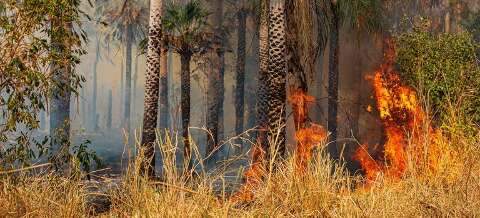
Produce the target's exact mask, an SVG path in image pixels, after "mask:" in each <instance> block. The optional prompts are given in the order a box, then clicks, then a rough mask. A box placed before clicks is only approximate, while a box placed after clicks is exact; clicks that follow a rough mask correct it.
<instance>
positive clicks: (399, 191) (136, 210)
mask: <svg viewBox="0 0 480 218" xmlns="http://www.w3.org/2000/svg"><path fill="white" fill-rule="evenodd" d="M477 142H478V141H477V138H474V137H470V138H469V137H465V136H455V137H452V138H451V139H450V140H449V141H448V144H445V146H455V147H457V148H458V151H459V152H458V153H457V158H456V160H458V161H459V162H460V163H461V164H458V166H456V167H447V168H445V169H444V170H445V171H444V173H435V174H431V175H429V177H428V180H427V179H425V175H424V174H420V173H418V174H417V173H414V172H416V171H415V170H417V171H420V170H423V168H421V167H417V166H418V165H417V164H416V161H415V160H413V159H409V158H407V159H406V163H405V164H406V166H407V168H409V169H411V170H410V171H409V172H411V173H407V174H404V175H403V176H402V178H401V179H396V180H392V177H390V176H388V173H384V172H380V173H378V174H377V176H376V177H375V180H373V181H371V183H370V186H369V188H368V189H366V188H362V187H363V186H362V184H363V182H364V180H363V178H362V177H361V176H358V175H356V176H355V175H351V174H349V173H348V172H347V171H346V170H345V168H344V167H343V166H341V165H336V164H335V163H334V162H332V161H330V160H329V158H328V157H326V156H325V155H324V154H323V152H315V153H313V154H312V159H311V161H309V162H308V164H307V170H306V171H305V172H304V173H302V176H299V175H298V168H297V162H296V159H295V158H294V157H292V158H290V159H288V160H285V161H284V162H282V163H281V164H279V165H278V168H277V170H275V171H274V172H271V173H266V176H265V177H264V179H261V180H257V181H256V182H257V183H256V186H255V188H254V190H252V193H254V198H252V199H251V201H248V202H240V201H233V200H232V199H231V198H230V197H229V194H230V193H229V192H228V191H225V190H224V189H222V188H220V189H219V188H214V187H215V185H214V182H213V181H215V180H217V179H218V177H217V178H214V177H212V175H206V174H202V175H200V176H199V177H197V178H194V179H193V180H192V179H191V180H186V179H185V178H184V177H183V175H182V173H181V172H178V173H175V172H174V171H175V170H174V169H176V167H175V166H173V165H172V163H173V162H172V161H173V160H172V161H167V162H166V166H164V167H165V169H166V172H168V173H166V176H167V178H164V179H163V180H162V182H158V181H148V180H145V179H143V178H142V177H141V176H139V173H138V171H139V169H138V168H135V166H136V165H138V163H139V162H140V161H142V160H141V157H140V158H138V159H137V160H135V161H134V162H133V163H132V164H131V167H130V168H129V170H128V171H127V173H126V174H125V175H124V176H123V177H122V178H119V179H118V180H116V182H115V185H113V186H112V188H110V189H108V191H106V192H104V193H103V194H102V193H99V191H98V189H91V188H89V186H88V185H86V183H85V181H81V180H78V179H66V178H61V177H57V176H54V175H44V176H26V175H15V176H13V175H9V176H5V175H3V176H2V178H1V180H0V205H2V207H0V217H5V216H12V217H17V216H32V217H52V216H53V217H82V216H87V215H88V214H91V212H92V210H93V209H92V207H91V203H90V202H89V199H90V198H91V197H92V196H104V195H105V196H108V199H109V201H110V203H111V206H110V209H109V210H108V211H106V212H105V213H102V214H97V215H99V216H104V217H112V216H113V217H130V216H147V217H149V216H150V217H185V216H195V217H199V216H213V217H232V216H234V217H258V216H275V217H276V216H330V217H348V216H366V217H377V216H391V217H410V216H475V215H480V214H479V211H480V192H478V190H480V158H479V157H480V152H479V150H480V149H478V146H477ZM167 143H171V142H167ZM164 147H167V148H172V147H175V145H172V144H169V145H168V146H164ZM460 151H462V152H460ZM405 152H406V154H407V156H408V153H409V152H410V151H409V150H406V151H405ZM445 164H446V165H448V166H452V165H450V164H448V163H445ZM332 169H333V171H332ZM450 171H451V172H450ZM450 174H456V175H457V176H455V177H449V176H448V175H450ZM420 175H421V176H420ZM217 181H218V180H217ZM393 181H394V182H393Z"/></svg>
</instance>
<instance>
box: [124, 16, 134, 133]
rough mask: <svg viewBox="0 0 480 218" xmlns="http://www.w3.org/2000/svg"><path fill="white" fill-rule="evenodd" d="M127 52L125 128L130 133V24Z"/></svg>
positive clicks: (131, 33)
mask: <svg viewBox="0 0 480 218" xmlns="http://www.w3.org/2000/svg"><path fill="white" fill-rule="evenodd" d="M126 34H127V35H126V50H125V51H126V53H125V101H124V115H123V116H124V122H125V123H124V128H125V132H126V133H127V134H128V135H129V134H130V115H131V97H132V40H133V39H132V38H133V30H132V26H131V25H128V27H127V33H126Z"/></svg>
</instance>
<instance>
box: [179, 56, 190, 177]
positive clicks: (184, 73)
mask: <svg viewBox="0 0 480 218" xmlns="http://www.w3.org/2000/svg"><path fill="white" fill-rule="evenodd" d="M191 57H192V54H190V53H184V54H181V60H180V64H181V68H182V69H181V90H182V94H181V110H182V135H183V145H184V153H183V155H184V158H185V160H188V163H189V164H188V167H187V170H190V168H191V165H190V163H191V161H190V160H191V147H190V139H189V137H190V134H189V131H188V127H189V125H190V59H191Z"/></svg>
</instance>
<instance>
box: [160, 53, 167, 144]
mask: <svg viewBox="0 0 480 218" xmlns="http://www.w3.org/2000/svg"><path fill="white" fill-rule="evenodd" d="M160 67H161V69H160V119H159V128H160V131H161V133H162V135H163V133H164V132H165V130H166V129H168V114H169V113H168V110H169V104H168V49H167V48H166V46H165V45H164V46H163V47H162V53H161V56H160Z"/></svg>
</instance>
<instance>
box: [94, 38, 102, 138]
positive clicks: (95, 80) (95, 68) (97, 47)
mask: <svg viewBox="0 0 480 218" xmlns="http://www.w3.org/2000/svg"><path fill="white" fill-rule="evenodd" d="M99 61H100V39H99V38H98V35H96V42H95V61H94V62H93V96H92V115H93V116H92V118H93V122H92V123H93V128H92V129H93V130H94V131H97V130H98V120H97V119H96V118H97V116H96V115H97V93H98V91H97V90H98V81H97V80H98V74H97V66H98V62H99Z"/></svg>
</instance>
